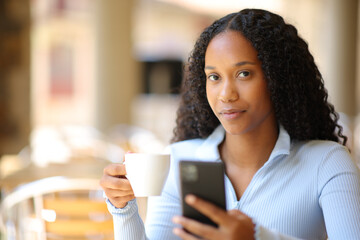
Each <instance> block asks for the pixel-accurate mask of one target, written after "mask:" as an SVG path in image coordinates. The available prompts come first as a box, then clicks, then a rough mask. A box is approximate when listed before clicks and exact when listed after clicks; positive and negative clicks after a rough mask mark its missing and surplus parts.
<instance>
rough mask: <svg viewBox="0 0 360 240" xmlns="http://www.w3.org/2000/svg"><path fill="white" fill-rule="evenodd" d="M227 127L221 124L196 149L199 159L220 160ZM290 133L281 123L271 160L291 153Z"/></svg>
mask: <svg viewBox="0 0 360 240" xmlns="http://www.w3.org/2000/svg"><path fill="white" fill-rule="evenodd" d="M224 137H225V129H224V128H223V127H222V125H219V126H218V127H217V128H215V130H214V131H213V132H212V133H211V134H210V135H209V137H207V138H206V139H205V141H204V142H203V143H202V145H201V146H200V147H199V148H198V149H197V151H196V153H195V154H196V157H197V158H198V159H199V160H206V161H210V160H213V161H216V160H220V153H219V148H218V146H219V144H220V143H221V142H222V141H223V140H224ZM290 142H291V140H290V135H289V134H288V132H287V131H286V130H285V128H284V127H283V126H281V125H280V129H279V137H278V139H277V141H276V144H275V147H274V149H273V151H272V152H271V154H270V157H269V161H271V160H272V159H274V158H276V157H277V156H279V155H289V154H290Z"/></svg>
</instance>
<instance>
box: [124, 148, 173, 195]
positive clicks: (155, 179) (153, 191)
mask: <svg viewBox="0 0 360 240" xmlns="http://www.w3.org/2000/svg"><path fill="white" fill-rule="evenodd" d="M124 164H125V169H126V178H127V179H128V180H129V181H130V184H131V187H132V189H133V191H134V194H135V197H147V196H159V195H161V192H162V189H163V187H164V185H165V182H166V179H167V176H168V174H169V169H170V155H169V154H149V153H127V154H125V162H124Z"/></svg>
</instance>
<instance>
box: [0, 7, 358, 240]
mask: <svg viewBox="0 0 360 240" xmlns="http://www.w3.org/2000/svg"><path fill="white" fill-rule="evenodd" d="M248 7H250V8H263V9H267V10H270V11H273V12H275V13H278V14H280V15H282V16H283V17H284V18H285V20H286V21H287V22H289V23H291V24H293V25H295V26H296V27H297V28H298V30H299V34H300V35H301V36H302V37H303V38H304V39H305V40H306V41H307V42H308V43H309V47H310V51H311V52H312V54H313V55H314V58H315V61H316V63H317V64H318V67H319V69H320V72H321V73H322V74H323V77H324V81H325V86H326V88H327V89H328V92H329V96H330V97H329V98H330V101H331V102H332V103H333V104H334V105H335V108H336V110H337V111H338V112H339V113H340V116H341V124H342V125H343V127H344V129H345V133H346V134H347V135H348V137H349V143H348V145H349V147H350V148H351V149H352V154H353V156H354V159H355V161H357V162H359V159H360V119H359V116H360V115H359V113H360V84H359V83H360V72H359V69H360V68H359V66H360V61H359V59H360V58H359V57H360V35H359V9H360V6H359V1H358V0H342V1H338V0H293V1H287V0H252V1H249V0H222V1H216V0H1V1H0V187H1V195H0V197H1V200H3V202H5V204H2V212H1V214H2V221H0V227H1V226H2V228H1V229H2V233H3V234H2V236H3V237H4V236H5V232H7V234H6V235H7V236H12V237H14V236H15V237H14V238H15V239H20V237H19V236H25V238H26V239H31V238H34V239H35V236H39V232H41V231H40V230H39V229H42V231H44V226H45V225H44V221H45V220H44V217H42V218H41V217H40V218H41V219H42V220H41V223H42V224H40V225H39V221H38V222H37V223H38V225H36V224H34V223H33V222H32V220H31V219H30V220H29V219H28V220H29V221H30V222H28V221H25V222H22V223H20V225H21V224H22V225H21V226H32V227H31V229H32V230H33V232H36V234H37V235H36V234H35V233H32V234H30V235H28V234H25V233H19V229H18V228H19V221H20V220H19V219H23V218H24V216H23V215H19V209H20V208H21V209H22V208H23V207H24V206H21V204H20V203H21V199H27V203H26V205H25V206H27V209H28V208H29V206H31V211H32V212H34V213H33V214H35V212H38V211H39V210H38V209H41V210H44V209H43V204H40V207H39V206H38V207H35V205H36V204H34V203H35V202H36V201H35V200H34V192H32V194H30V193H29V194H28V195H26V196H22V195H21V194H20V195H11V194H13V193H16V191H17V190H19V189H21V187H22V186H23V185H26V184H28V183H32V182H34V181H35V182H36V181H38V180H44V179H48V178H51V177H55V176H61V177H66V178H72V179H73V178H76V179H79V178H92V179H99V178H100V177H101V174H102V169H103V167H104V166H105V165H107V164H108V163H111V162H121V161H122V159H123V155H124V153H125V152H127V151H129V150H131V151H137V152H161V151H162V150H163V149H164V147H165V146H166V145H168V144H169V140H170V139H171V137H172V130H173V128H174V126H175V122H174V121H175V113H176V108H177V104H178V95H177V93H178V91H179V87H180V84H181V80H182V75H183V64H184V63H185V62H186V61H187V58H188V55H189V53H190V52H191V50H192V47H193V45H194V43H195V40H196V39H197V37H198V35H199V34H200V33H201V32H202V31H203V29H204V28H205V27H206V26H208V25H210V24H211V23H212V22H213V21H214V20H215V19H217V18H219V17H221V16H223V15H225V14H228V13H231V12H235V11H239V10H241V9H243V8H248ZM43 182H44V181H43ZM48 182H51V181H48ZM70 185H71V184H70ZM40 186H41V185H40ZM44 189H46V187H44ZM82 190H84V189H82ZM86 190H93V189H88V188H86ZM21 192H24V190H22V191H21ZM30 192H31V191H30ZM44 194H45V193H41V192H39V193H37V195H36V196H40V195H44ZM46 194H48V192H46ZM93 195H94V194H93ZM8 196H12V198H9V199H10V200H7V201H6V199H5V198H6V197H8ZM14 196H16V198H15V199H19V201H15V202H14V201H13V199H14ZM87 198H88V197H87ZM29 199H31V200H30V205H29V201H28V200H29ZM44 199H45V197H43V198H42V201H43V200H44ZM10 202H13V204H9V203H10ZM16 204H17V205H16ZM36 206H37V205H36ZM5 211H6V212H5ZM31 211H30V212H31ZM35 215H36V214H35ZM35 215H34V216H35ZM40 215H41V214H40ZM36 216H37V215H36ZM37 217H38V216H37ZM14 219H15V220H14ZM34 226H35V227H34ZM39 226H40V227H39ZM34 229H36V231H35V230H34ZM21 234H23V235H21ZM24 234H25V235H24ZM34 234H35V235H34ZM40 235H41V234H40ZM47 236H48V235H47ZM42 237H44V236H42ZM14 238H12V239H14ZM46 238H47V237H45V239H46Z"/></svg>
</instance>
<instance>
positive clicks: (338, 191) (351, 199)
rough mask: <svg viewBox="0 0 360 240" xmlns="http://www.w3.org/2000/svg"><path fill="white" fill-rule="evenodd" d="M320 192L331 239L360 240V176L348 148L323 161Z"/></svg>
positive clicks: (319, 178)
mask: <svg viewBox="0 0 360 240" xmlns="http://www.w3.org/2000/svg"><path fill="white" fill-rule="evenodd" d="M318 192H319V204H320V206H321V208H322V210H323V215H324V220H325V226H326V231H327V234H328V238H329V239H331V240H340V239H359V236H360V174H359V169H358V168H357V166H356V165H355V163H354V162H353V161H352V159H351V156H350V154H349V153H348V151H347V150H346V149H345V148H343V147H340V146H338V147H336V148H334V149H332V150H331V151H330V152H329V153H328V154H327V156H326V157H325V158H324V159H323V161H322V164H321V165H320V167H319V172H318Z"/></svg>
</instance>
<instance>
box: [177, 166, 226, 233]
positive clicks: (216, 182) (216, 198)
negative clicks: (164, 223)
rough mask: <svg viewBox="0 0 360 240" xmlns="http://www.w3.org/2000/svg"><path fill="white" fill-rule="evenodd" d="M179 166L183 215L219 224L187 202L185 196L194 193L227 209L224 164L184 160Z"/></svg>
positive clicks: (213, 224)
mask: <svg viewBox="0 0 360 240" xmlns="http://www.w3.org/2000/svg"><path fill="white" fill-rule="evenodd" d="M179 167H180V182H181V195H182V210H183V216H185V217H188V218H192V219H195V220H197V221H199V222H202V223H205V224H209V225H212V226H217V224H216V223H214V222H213V221H211V220H210V219H209V218H208V217H206V216H205V215H203V214H201V213H200V212H199V211H197V210H196V209H194V208H192V207H190V206H189V205H188V204H186V203H185V201H184V198H185V196H186V195H187V194H194V195H195V196H198V197H200V198H202V199H204V200H207V201H209V202H212V203H213V204H215V205H217V206H218V207H220V208H222V209H224V210H225V209H226V201H225V184H224V176H225V175H224V164H223V163H222V162H200V161H187V160H186V161H185V160H183V161H180V163H179Z"/></svg>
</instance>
